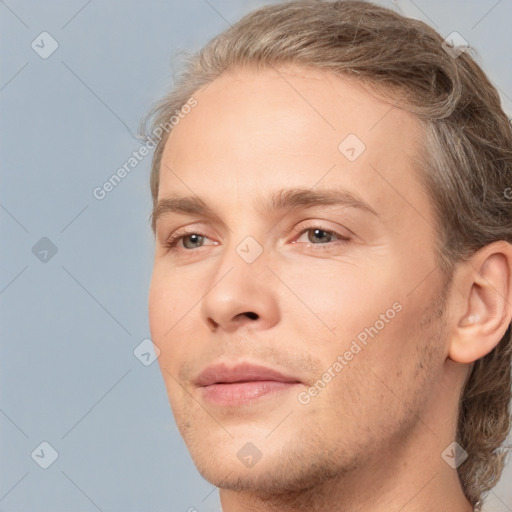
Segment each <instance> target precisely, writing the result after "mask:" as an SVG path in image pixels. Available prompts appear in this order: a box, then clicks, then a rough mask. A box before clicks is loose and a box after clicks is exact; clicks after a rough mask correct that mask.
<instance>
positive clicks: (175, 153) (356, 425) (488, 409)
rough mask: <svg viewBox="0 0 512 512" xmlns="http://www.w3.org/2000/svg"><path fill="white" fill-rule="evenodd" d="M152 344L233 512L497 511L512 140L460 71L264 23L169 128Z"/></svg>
mask: <svg viewBox="0 0 512 512" xmlns="http://www.w3.org/2000/svg"><path fill="white" fill-rule="evenodd" d="M173 116H174V119H173V121H172V123H171V124H172V130H170V134H169V135H168V136H165V137H162V138H161V140H160V142H159V143H158V145H157V147H156V150H155V155H154V161H153V169H152V178H151V184H152V193H153V200H154V211H153V216H152V217H153V219H152V220H153V228H154V230H155V234H156V248H155V263H154V271H153V277H152V282H151V288H150V298H149V313H150V326H151V334H152V338H153V341H154V343H155V345H156V346H157V347H158V348H159V350H160V351H161V355H160V357H159V363H160V367H161V370H162V374H163V377H164V380H165V384H166V388H167V392H168V396H169V400H170V404H171V407H172V411H173V414H174V417H175V419H176V422H177V425H178V428H179V430H180V433H181V434H182V436H183V438H184V440H185V442H186V443H187V446H188V448H189V450H190V453H191V456H192V458H193V460H194V462H195V464H196V466H197V468H198V470H199V472H200V473H201V474H202V475H203V476H204V478H206V479H207V480H208V481H210V482H212V483H213V484H214V485H216V486H218V487H219V489H220V500H221V503H222V507H223V510H224V512H234V511H243V510H258V511H280V512H283V511H302V510H304V511H306V510H307V511H317V510H336V511H343V512H354V511H365V512H377V511H386V512H388V511H398V510H401V511H407V512H413V511H422V512H424V511H450V512H463V511H470V510H480V508H481V505H482V502H483V498H484V496H485V492H486V491H488V490H489V489H491V488H492V487H493V486H494V485H495V484H496V482H497V480H498V478H499V475H500V473H501V469H502V465H503V462H502V459H503V453H502V451H500V447H501V445H502V443H503V442H504V440H505V438H506V436H507V433H508V430H509V427H510V416H509V413H508V410H507V407H508V404H509V400H510V386H511V379H510V359H511V352H512V345H511V343H512V342H511V328H510V324H511V319H512V277H511V276H512V245H511V242H512V201H511V199H510V198H511V197H512V189H510V186H511V184H512V132H511V126H510V123H509V120H508V118H507V116H506V115H505V114H504V112H503V110H502V108H501V106H500V100H499V96H498V93H497V92H496V89H495V88H494V87H493V86H492V85H491V83H490V82H489V80H488V79H487V78H486V76H485V75H484V73H483V72H482V71H481V69H480V68H479V67H478V65H477V64H476V63H475V62H474V60H473V59H472V58H471V57H470V55H469V54H468V52H467V51H459V49H458V48H454V47H451V46H449V45H447V44H446V43H444V42H443V39H442V37H441V36H440V35H439V34H437V33H436V32H435V31H434V30H433V29H431V28H429V27H428V26H426V25H425V24H423V23H421V22H419V21H415V20H412V19H408V18H404V17H402V16H400V15H398V14H397V13H394V12H392V11H391V10H388V9H385V8H381V7H378V6H375V5H373V4H370V3H366V2H361V1H350V0H347V1H339V2H324V1H314V0H310V1H295V2H290V3H283V4H279V5H274V6H268V7H264V8H261V9H259V10H257V11H255V12H253V13H252V14H250V15H248V16H247V17H245V18H244V19H242V20H241V21H240V22H238V23H237V24H236V25H234V26H233V27H231V28H230V29H229V30H227V31H226V32H225V33H223V34H221V35H220V36H218V37H217V38H215V39H214V40H213V41H211V42H210V43H209V44H208V45H207V46H206V47H205V48H203V50H201V52H200V53H199V55H198V56H196V57H194V58H192V59H191V61H190V63H189V65H188V67H187V69H186V70H185V72H184V74H183V77H182V79H181V81H180V82H179V84H178V86H177V87H176V89H175V90H174V91H173V92H171V93H170V95H169V96H168V97H167V98H165V99H164V100H163V101H162V103H161V104H160V105H159V106H158V107H157V108H156V109H155V111H154V117H153V122H154V127H155V128H154V130H153V133H157V132H158V133H159V134H161V133H162V126H164V127H165V126H167V127H168V126H169V124H168V123H169V122H170V121H169V120H170V118H171V117H173Z"/></svg>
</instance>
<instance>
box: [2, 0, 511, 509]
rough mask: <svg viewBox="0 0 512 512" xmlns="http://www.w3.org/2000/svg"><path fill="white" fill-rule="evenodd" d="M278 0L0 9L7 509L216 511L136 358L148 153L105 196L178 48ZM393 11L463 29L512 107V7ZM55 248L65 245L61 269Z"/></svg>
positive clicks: (148, 251)
mask: <svg viewBox="0 0 512 512" xmlns="http://www.w3.org/2000/svg"><path fill="white" fill-rule="evenodd" d="M264 3H268V2H261V1H256V0H252V1H250V0H223V1H221V0H209V1H206V0H189V1H178V0H167V1H152V2H142V1H140V0H139V1H136V0H129V1H121V0H108V1H103V2H102V1H99V0H92V1H84V0H67V1H64V0H59V1H56V0H54V1H46V2H36V1H34V0H32V1H29V0H18V1H16V0H6V1H5V2H0V28H1V30H0V40H1V45H2V46H1V52H2V55H1V64H0V66H1V67H0V71H1V75H0V76H1V78H0V107H1V111H0V129H1V135H2V137H1V142H0V144H1V146H0V155H1V172H2V176H1V187H0V229H1V234H2V251H1V261H0V269H1V275H0V315H1V317H0V321H1V326H2V351H1V357H0V365H1V368H0V390H1V398H0V435H1V448H2V454H1V474H0V511H4V512H14V511H16V512H36V511H37V512H57V511H73V512H82V511H83V512H94V511H97V510H101V511H104V512H107V511H125V512H129V511H144V512H149V511H151V512H169V511H187V510H189V509H190V508H191V507H194V508H195V509H196V510H197V511H199V512H203V511H209V510H216V509H217V507H218V498H217V492H216V490H215V488H214V487H212V486H211V485H210V484H208V483H207V482H205V481H204V480H203V479H202V478H201V477H200V476H199V475H198V473H197V472H196V470H195V468H194V466H193V464H192V461H191V459H190V457H189V455H188V452H187V450H186V448H185V446H184V444H183V442H182V440H181V438H180V436H179V434H178V432H177V430H176V428H175V426H174V421H173V418H172V416H171V412H170V407H169V404H168V402H167V396H166V394H165V388H164V384H163V380H162V377H161V375H160V372H159V369H158V365H157V363H154V364H152V365H151V366H148V367H146V366H144V365H143V364H142V363H141V362H140V361H139V360H138V359H136V358H135V356H134V354H133V350H134V349H135V347H136V346H137V345H139V344H140V343H141V342H142V340H144V339H146V338H149V328H148V321H147V290H148V284H149V280H150V275H151V265H152V251H153V247H152V244H153V238H152V234H151V230H150V226H149V222H148V218H149V214H150V208H151V201H150V192H149V185H148V176H149V167H150V157H146V158H145V159H144V160H143V161H142V162H141V163H140V164H139V165H138V166H137V167H136V168H135V169H133V170H132V172H131V173H130V174H129V175H128V176H127V177H126V178H125V179H124V180H123V181H122V182H121V183H120V184H119V185H118V186H117V187H116V188H115V189H114V190H113V191H112V192H110V193H109V194H107V196H106V197H105V199H103V200H101V201H99V200H97V199H95V198H94V197H93V194H92V191H93V189H94V188H95V187H97V186H101V185H102V184H103V183H104V182H105V181H106V180H107V179H108V178H109V177H110V176H111V175H112V174H113V173H114V172H115V171H116V170H117V169H118V168H119V167H120V166H122V165H123V163H125V162H126V161H127V159H128V158H129V157H130V156H131V153H132V152H133V151H135V150H137V149H138V148H139V147H140V143H139V142H138V141H137V140H136V139H135V138H134V137H133V136H132V135H131V134H134V133H136V132H137V129H138V124H139V121H140V119H141V117H142V116H143V114H144V113H145V112H146V111H147V110H148V108H149V107H150V105H151V104H152V102H153V101H155V100H156V99H158V98H160V96H162V95H163V94H164V92H166V91H167V90H168V89H169V88H170V87H171V85H172V73H173V68H172V62H173V59H174V57H173V56H174V55H175V53H176V51H177V50H178V49H181V48H188V49H192V50H194V49H198V48H199V47H200V46H202V45H203V44H204V43H206V42H207V40H208V39H210V37H211V36H213V35H215V34H216V33H218V32H219V31H221V30H223V29H225V28H226V27H227V26H228V24H229V23H233V22H235V21H236V20H237V19H238V18H239V17H240V16H241V15H243V14H245V13H246V12H248V11H250V10H252V9H254V8H256V7H258V6H260V5H263V4H264ZM381 3H382V4H383V5H387V6H389V7H392V8H394V9H399V10H401V11H403V12H404V13H405V14H407V15H410V16H413V17H417V18H419V19H421V20H423V21H426V22H427V23H430V24H431V25H433V26H434V27H435V28H436V29H437V30H438V31H439V32H440V33H441V34H442V35H443V36H447V35H448V34H450V33H451V32H453V31H458V32H459V33H460V34H462V36H463V37H464V38H465V39H466V40H467V41H469V42H470V43H471V45H472V46H474V47H475V48H476V49H477V50H478V52H479V54H480V56H481V60H480V61H479V62H480V63H483V67H484V69H485V70H486V71H487V72H488V73H489V75H490V77H491V79H492V80H493V82H495V84H496V85H497V86H498V87H499V89H500V91H501V93H502V96H503V100H504V105H505V108H506V110H507V112H508V113H509V115H511V114H512V100H511V98H512V71H511V58H510V55H511V50H512V44H511V41H512V35H511V27H510V22H511V20H512V2H510V0H501V1H495V0H487V1H482V0H473V1H463V0H456V1H455V0H452V1H442V0H435V1H432V0H430V1H427V0H416V2H415V3H413V2H412V1H411V0H397V1H396V2H391V1H384V0H383V1H382V2H381ZM43 31H46V32H48V33H49V34H51V36H52V37H53V38H54V39H55V40H56V41H57V42H58V45H59V46H58V49H57V50H56V51H55V53H53V54H52V55H51V56H50V57H49V58H47V59H42V58H41V57H40V56H39V55H38V54H37V53H36V52H35V51H34V50H33V49H32V48H31V43H32V41H33V40H34V39H36V37H37V36H39V34H40V33H41V32H43ZM36 42H37V40H36ZM46 48H48V46H46ZM42 237H47V238H49V239H50V240H51V241H52V243H53V244H54V245H55V246H56V247H57V253H56V254H55V255H54V256H53V257H51V259H49V260H48V261H47V262H46V263H44V262H41V261H40V260H39V259H38V258H36V256H35V255H34V254H33V252H32V247H33V246H34V245H35V244H36V243H37V242H38V241H39V240H40V239H41V238H42ZM43 441H46V442H48V443H50V444H51V445H52V446H53V447H54V448H55V449H56V450H57V452H58V458H57V460H56V461H55V462H54V464H53V465H51V466H50V467H49V468H48V469H46V470H44V469H41V468H40V467H39V466H38V465H37V464H36V463H35V462H34V460H33V459H32V458H31V453H32V452H33V450H34V449H35V448H36V447H38V445H39V444H40V443H41V442H43ZM46 453H49V452H46ZM418 464H421V461H418ZM507 481H508V482H510V481H512V472H511V471H510V468H509V469H508V470H507V472H506V474H505V475H504V476H503V478H502V482H501V484H500V485H499V486H498V487H497V488H496V489H495V490H494V492H493V493H492V494H491V496H490V498H489V501H488V506H487V508H486V510H487V511H488V512H491V511H498V510H499V511H503V510H512V494H511V490H510V486H509V489H508V490H507V485H506V482H507Z"/></svg>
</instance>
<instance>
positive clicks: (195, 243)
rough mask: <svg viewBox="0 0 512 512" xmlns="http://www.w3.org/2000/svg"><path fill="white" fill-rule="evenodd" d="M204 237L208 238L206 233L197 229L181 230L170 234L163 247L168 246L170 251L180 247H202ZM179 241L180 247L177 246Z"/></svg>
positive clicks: (188, 248) (187, 248)
mask: <svg viewBox="0 0 512 512" xmlns="http://www.w3.org/2000/svg"><path fill="white" fill-rule="evenodd" d="M205 239H208V237H207V236H206V235H203V234H202V233H199V232H197V231H181V232H177V233H175V234H174V235H172V236H171V237H170V238H169V239H168V240H167V241H166V243H165V247H167V248H169V249H170V250H172V251H176V250H180V249H186V250H191V249H197V248H200V247H202V244H203V242H204V240H205ZM180 242H181V247H178V244H179V243H180ZM211 245H215V244H211Z"/></svg>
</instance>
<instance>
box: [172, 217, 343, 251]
mask: <svg viewBox="0 0 512 512" xmlns="http://www.w3.org/2000/svg"><path fill="white" fill-rule="evenodd" d="M315 229H318V230H320V231H323V232H324V233H327V234H329V235H335V236H337V237H338V240H334V241H332V242H325V243H320V244H313V243H311V242H306V243H307V244H308V246H309V247H311V246H313V247H315V250H318V249H321V250H325V249H330V248H332V246H333V245H339V244H340V243H346V242H348V241H349V240H350V238H348V237H346V236H343V235H341V234H340V233H338V232H337V231H333V230H330V229H325V228H323V227H322V226H321V225H317V224H314V225H312V226H306V227H303V228H302V229H301V230H300V231H298V238H300V236H301V235H303V234H304V233H307V232H308V231H313V230H315ZM189 235H199V236H202V237H204V238H208V236H207V235H205V234H204V233H201V232H200V231H196V230H193V231H178V232H177V233H176V234H175V235H173V236H171V237H170V238H169V239H168V240H167V241H166V243H165V247H166V248H167V249H170V250H171V251H180V250H183V251H187V252H192V251H194V249H186V248H182V247H180V248H178V247H177V245H178V243H179V242H180V240H182V239H183V238H186V237H187V236H189ZM293 243H296V242H293ZM302 243H304V242H302ZM202 247H204V246H202ZM202 247H197V248H196V249H201V248H202Z"/></svg>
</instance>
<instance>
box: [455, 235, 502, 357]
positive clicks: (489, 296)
mask: <svg viewBox="0 0 512 512" xmlns="http://www.w3.org/2000/svg"><path fill="white" fill-rule="evenodd" d="M452 290H457V294H456V297H454V299H455V304H454V311H455V317H454V318H453V320H454V322H453V326H454V327H453V330H452V336H451V340H450V347H449V354H448V356H449V357H450V359H452V360H454V361H456V362H459V363H472V362H474V361H476V360H477V359H480V358H481V357H483V356H485V355H486V354H488V353H489V352H490V351H491V350H492V349H493V348H494V347H495V346H496V345H497V344H498V343H499V342H500V340H501V339H502V338H503V336H504V335H505V332H506V331H507V328H508V326H509V325H510V322H511V321H512V245H511V244H509V243H507V242H505V241H499V242H493V243H492V244H489V245H486V246H485V247H483V248H482V249H480V250H479V251H477V252H476V253H475V254H474V255H473V256H472V257H471V258H470V259H469V260H467V261H465V262H464V263H463V264H462V265H461V267H460V268H458V270H457V272H456V273H455V275H454V281H453V288H452Z"/></svg>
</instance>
